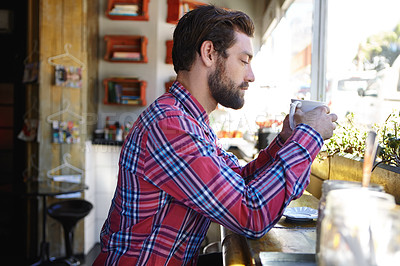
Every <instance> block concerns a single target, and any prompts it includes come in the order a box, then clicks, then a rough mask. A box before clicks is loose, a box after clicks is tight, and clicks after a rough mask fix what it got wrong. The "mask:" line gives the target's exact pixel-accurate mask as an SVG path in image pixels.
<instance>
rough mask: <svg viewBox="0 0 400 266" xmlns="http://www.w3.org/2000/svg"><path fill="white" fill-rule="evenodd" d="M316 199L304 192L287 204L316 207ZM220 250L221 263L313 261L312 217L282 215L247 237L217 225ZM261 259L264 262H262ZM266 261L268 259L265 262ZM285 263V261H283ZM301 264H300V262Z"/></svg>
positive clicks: (313, 229)
mask: <svg viewBox="0 0 400 266" xmlns="http://www.w3.org/2000/svg"><path fill="white" fill-rule="evenodd" d="M318 204H319V200H318V199H317V198H315V197H314V196H312V195H311V194H309V193H308V192H305V193H304V194H303V195H302V196H301V197H300V198H299V199H298V200H294V201H292V202H291V203H290V204H289V206H288V208H290V207H310V208H313V209H318ZM221 235H222V238H221V239H222V253H223V259H224V265H233V264H237V265H240V264H242V265H265V263H266V262H265V261H269V262H271V263H272V262H275V264H273V263H272V264H271V265H277V264H276V261H277V260H279V261H283V260H285V259H291V260H293V261H296V262H300V260H301V261H305V262H306V263H308V264H307V265H316V264H315V248H316V237H317V235H316V221H315V220H311V221H307V222H290V221H287V220H286V218H285V217H282V218H281V219H280V220H279V222H278V223H277V224H276V225H275V226H274V227H273V228H272V229H271V230H270V231H269V232H268V233H267V234H266V235H265V236H263V237H262V238H260V239H247V238H245V237H244V236H241V235H239V234H236V233H234V232H232V231H230V230H228V229H226V228H224V227H221ZM262 262H264V264H263V263H262ZM266 265H268V263H267V264H266ZM285 265H286V264H285ZM300 265H302V264H300Z"/></svg>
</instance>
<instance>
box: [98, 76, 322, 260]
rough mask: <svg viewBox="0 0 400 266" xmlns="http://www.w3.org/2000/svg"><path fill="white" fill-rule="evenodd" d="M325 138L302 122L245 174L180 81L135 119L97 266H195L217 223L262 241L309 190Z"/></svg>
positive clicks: (266, 150) (244, 169)
mask: <svg viewBox="0 0 400 266" xmlns="http://www.w3.org/2000/svg"><path fill="white" fill-rule="evenodd" d="M322 144H323V140H322V138H321V136H320V135H319V134H318V133H317V132H316V131H314V130H313V129H312V128H311V127H309V126H307V125H304V124H300V125H299V126H297V128H296V129H295V131H294V133H293V134H292V136H291V137H290V138H289V139H288V140H287V142H286V143H285V144H283V143H282V141H281V140H280V137H277V138H276V139H275V140H274V141H273V142H272V143H271V145H269V147H268V148H266V149H265V150H262V151H261V152H260V154H259V156H258V157H257V159H256V160H253V161H252V162H250V163H249V164H247V165H246V166H244V167H241V166H239V163H238V160H237V158H236V157H235V156H233V155H232V154H231V153H228V152H225V151H224V150H223V149H222V148H221V146H220V145H219V144H218V138H217V137H216V135H215V133H214V132H213V130H212V129H211V127H210V126H209V120H208V115H207V114H206V112H205V110H204V109H203V108H202V106H201V105H200V104H199V102H198V101H197V100H196V99H195V98H194V97H193V96H191V94H190V93H189V92H188V91H187V90H186V89H185V88H184V87H183V86H182V85H181V84H180V83H179V82H175V83H174V84H173V86H172V87H171V89H170V92H169V93H166V94H164V95H163V96H161V97H160V98H159V99H157V100H156V101H155V102H154V103H153V104H152V105H151V106H149V107H148V108H147V109H146V110H145V111H144V112H143V113H142V114H141V115H140V117H139V118H138V120H137V121H136V122H135V124H134V126H133V128H132V130H131V132H130V134H129V135H128V137H127V139H126V140H125V143H124V145H123V147H122V150H121V156H120V161H119V177H118V185H117V188H116V191H115V195H114V198H113V201H112V205H111V208H110V211H109V215H108V218H107V220H106V221H105V224H104V226H103V228H102V231H101V244H102V253H101V254H100V255H99V257H98V258H97V261H96V262H95V264H94V265H96V264H97V263H98V265H117V264H118V265H127V264H129V265H134V264H137V265H190V264H192V263H195V261H196V258H197V254H198V250H199V247H200V244H201V243H202V241H203V239H204V237H205V235H206V233H207V230H208V227H209V225H210V222H211V221H215V222H217V223H219V224H222V225H223V226H225V227H227V228H229V229H230V230H232V231H234V232H237V233H239V234H242V235H244V236H246V237H249V238H259V237H261V236H263V235H264V234H265V233H266V232H268V230H270V229H271V228H272V227H273V225H274V224H275V223H276V222H277V221H278V220H279V219H280V217H281V216H282V213H283V210H284V208H285V207H286V206H287V205H288V204H289V202H290V201H291V200H292V199H295V198H298V197H300V196H301V194H302V193H303V191H304V189H305V188H306V186H307V185H308V183H309V173H310V165H311V163H312V161H313V160H314V158H315V156H316V155H317V153H318V152H319V150H320V148H321V147H322Z"/></svg>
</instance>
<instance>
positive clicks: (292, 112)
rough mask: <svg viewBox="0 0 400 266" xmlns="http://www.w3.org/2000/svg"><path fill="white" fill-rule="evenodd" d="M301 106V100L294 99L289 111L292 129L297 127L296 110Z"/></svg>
mask: <svg viewBox="0 0 400 266" xmlns="http://www.w3.org/2000/svg"><path fill="white" fill-rule="evenodd" d="M297 107H301V102H300V101H294V102H292V103H291V104H290V111H289V125H290V128H291V129H292V130H294V128H295V127H296V125H295V123H294V119H293V116H294V113H295V112H296V108H297Z"/></svg>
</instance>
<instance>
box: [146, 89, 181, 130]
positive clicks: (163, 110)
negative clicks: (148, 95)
mask: <svg viewBox="0 0 400 266" xmlns="http://www.w3.org/2000/svg"><path fill="white" fill-rule="evenodd" d="M185 116H187V114H186V112H185V109H184V107H183V106H182V105H181V103H180V102H179V101H178V100H177V99H176V98H175V97H173V96H172V95H171V94H169V93H166V94H164V95H162V96H160V97H159V98H158V99H156V100H155V101H154V102H153V103H152V104H151V105H150V106H149V107H148V108H147V109H146V110H145V111H144V112H143V113H142V115H141V120H142V122H143V123H144V124H151V123H153V122H157V121H160V120H163V119H165V118H171V117H182V118H183V117H185Z"/></svg>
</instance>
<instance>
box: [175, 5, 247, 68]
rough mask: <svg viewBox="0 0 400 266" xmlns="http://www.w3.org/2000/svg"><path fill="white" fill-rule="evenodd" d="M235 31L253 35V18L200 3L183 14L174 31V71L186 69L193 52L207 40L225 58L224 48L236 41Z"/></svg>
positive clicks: (189, 65)
mask: <svg viewBox="0 0 400 266" xmlns="http://www.w3.org/2000/svg"><path fill="white" fill-rule="evenodd" d="M235 30H236V31H239V32H242V33H244V34H246V35H247V36H249V37H253V35H254V24H253V21H252V20H251V19H250V17H249V16H248V15H246V14H245V13H243V12H241V11H234V10H226V9H222V8H218V7H215V6H213V5H205V6H200V7H198V8H196V9H194V10H192V11H190V12H188V13H186V14H185V15H184V16H183V17H182V18H181V19H180V20H179V22H178V25H177V26H176V28H175V31H174V45H173V48H172V61H173V63H174V70H175V72H176V73H178V71H180V70H187V71H189V70H190V68H191V66H192V64H193V62H194V59H195V58H196V52H197V53H198V54H200V47H201V45H202V43H203V42H204V41H207V40H209V41H212V43H213V45H214V49H215V50H216V51H217V52H218V53H219V54H220V55H222V56H223V57H227V54H226V50H227V49H228V48H230V47H231V46H233V44H234V43H235Z"/></svg>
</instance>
